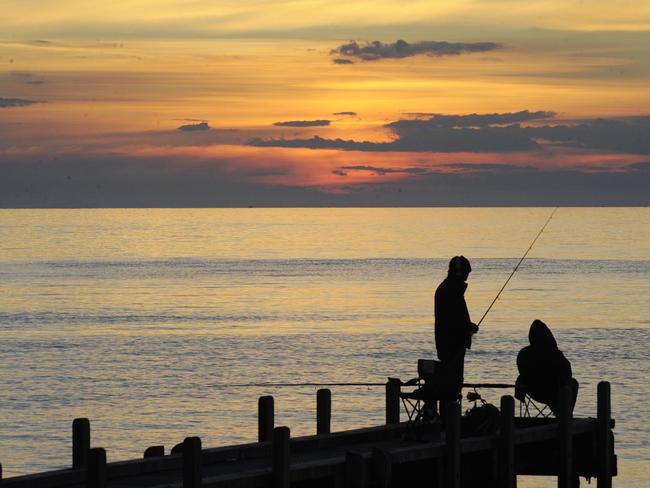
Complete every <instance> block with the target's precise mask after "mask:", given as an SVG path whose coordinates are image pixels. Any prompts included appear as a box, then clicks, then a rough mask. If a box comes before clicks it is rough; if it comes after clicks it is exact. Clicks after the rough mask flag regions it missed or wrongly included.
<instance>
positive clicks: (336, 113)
mask: <svg viewBox="0 0 650 488" xmlns="http://www.w3.org/2000/svg"><path fill="white" fill-rule="evenodd" d="M332 115H349V116H350V117H356V116H357V113H356V112H334V113H333V114H332Z"/></svg>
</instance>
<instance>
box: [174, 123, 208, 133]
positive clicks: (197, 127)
mask: <svg viewBox="0 0 650 488" xmlns="http://www.w3.org/2000/svg"><path fill="white" fill-rule="evenodd" d="M210 128H211V127H210V126H209V125H208V123H207V122H199V123H198V124H185V125H181V126H180V127H179V128H178V130H180V131H183V132H194V131H203V130H210Z"/></svg>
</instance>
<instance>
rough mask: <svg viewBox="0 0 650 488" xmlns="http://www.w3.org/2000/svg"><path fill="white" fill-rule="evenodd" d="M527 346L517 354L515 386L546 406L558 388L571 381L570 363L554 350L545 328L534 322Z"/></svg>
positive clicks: (548, 332) (551, 402) (555, 347)
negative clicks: (517, 375)
mask: <svg viewBox="0 0 650 488" xmlns="http://www.w3.org/2000/svg"><path fill="white" fill-rule="evenodd" d="M528 341H529V342H530V345H529V346H526V347H524V348H523V349H522V350H521V351H519V354H518V355H517V369H519V377H518V378H517V384H518V385H524V386H525V389H526V390H527V391H528V393H529V394H530V396H532V397H533V398H534V399H536V400H539V401H541V402H544V403H546V404H548V405H551V404H554V403H555V402H556V401H557V397H558V391H559V389H560V387H561V386H562V385H564V384H566V382H567V381H568V380H569V379H571V377H572V376H573V374H572V371H571V363H570V362H569V360H568V359H567V358H566V357H564V354H562V351H560V350H559V349H558V347H557V341H556V340H555V337H553V333H552V332H551V330H550V329H549V328H548V326H547V325H546V324H545V323H544V322H542V321H541V320H535V321H534V322H533V323H532V324H531V326H530V331H529V332H528Z"/></svg>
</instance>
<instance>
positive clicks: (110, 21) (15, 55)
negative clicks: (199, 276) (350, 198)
mask: <svg viewBox="0 0 650 488" xmlns="http://www.w3.org/2000/svg"><path fill="white" fill-rule="evenodd" d="M5 4H6V6H5V11H7V12H9V14H10V15H6V16H4V19H3V20H2V21H1V22H2V25H3V29H2V30H1V31H0V32H2V34H0V36H2V37H0V66H2V67H3V69H2V71H0V158H2V160H4V164H5V165H4V166H2V167H0V171H10V172H11V171H22V169H21V168H24V166H20V165H25V164H30V163H31V164H36V163H38V162H39V161H47V160H50V159H51V160H56V161H58V162H57V163H56V164H58V165H61V164H63V163H61V161H62V160H66V158H67V159H68V160H70V159H75V160H76V159H78V158H81V159H83V158H84V157H86V158H102V157H105V158H109V159H111V160H114V158H122V159H121V160H120V161H121V163H123V164H125V165H126V166H125V167H127V168H128V167H130V165H138V164H140V165H142V164H143V163H142V161H143V160H144V159H150V158H153V159H155V158H167V159H170V158H172V159H174V161H177V163H174V164H178V168H177V169H178V170H179V171H182V170H183V168H184V167H185V166H186V165H192V164H202V165H212V166H214V168H216V170H218V171H221V172H223V177H224V178H226V179H227V178H228V177H229V176H228V175H232V173H233V172H234V173H237V174H238V176H237V180H238V181H241V180H242V179H244V180H246V181H247V182H248V183H250V184H253V185H254V184H255V183H264V184H271V185H285V186H296V187H309V188H316V189H318V188H320V189H322V190H323V191H326V192H331V191H333V190H332V189H333V188H334V190H335V191H341V192H343V193H345V192H347V191H351V190H349V189H346V188H345V187H349V185H350V184H366V185H369V186H372V185H373V183H374V182H375V181H381V182H382V184H385V183H386V182H387V181H403V182H404V184H408V182H409V181H411V180H413V179H414V178H417V177H418V174H420V173H417V172H416V171H419V170H413V168H421V169H423V170H426V171H436V172H451V173H454V172H460V173H463V172H464V171H471V172H473V171H474V169H472V168H470V169H469V170H468V169H467V167H461V166H456V167H454V166H453V165H454V164H460V163H463V164H465V163H466V164H470V163H471V164H482V163H485V164H491V165H497V164H501V165H514V166H519V167H522V166H524V167H527V166H532V167H535V168H538V169H543V170H549V171H557V170H560V169H563V168H564V169H567V168H569V169H576V168H577V169H579V170H585V171H587V170H589V171H591V170H593V169H594V168H601V169H606V170H608V171H623V170H625V168H626V167H634V168H639V167H640V168H644V167H643V166H642V164H643V163H644V162H645V161H647V160H648V156H647V154H648V153H650V151H648V148H647V145H643V143H639V144H636V143H635V139H634V138H630V137H625V131H624V130H623V131H618V132H617V128H616V126H612V127H613V129H612V130H613V132H612V133H611V142H610V143H608V144H601V141H602V139H603V138H605V139H607V138H608V137H610V136H609V133H608V132H607V131H605V132H603V130H602V128H601V127H596V126H595V125H594V121H595V120H596V119H598V118H605V119H607V120H631V119H629V117H631V116H636V117H644V116H647V115H648V114H650V90H648V89H647V86H648V80H649V75H650V61H648V57H647V46H648V45H649V44H648V41H649V40H650V7H648V4H647V2H641V1H618V2H611V1H609V2H604V1H600V0H598V1H594V2H592V3H590V8H588V9H587V8H585V7H584V6H583V4H582V3H580V2H559V1H557V2H547V1H544V2H541V1H539V2H535V1H533V2H526V3H523V2H511V1H507V0H503V1H502V0H498V1H491V2H487V1H476V0H475V1H461V2H435V3H434V4H432V3H431V2H425V1H415V2H409V4H408V6H405V5H404V4H397V3H395V2H387V1H379V2H377V1H375V2H365V1H360V2H355V3H354V4H353V5H350V3H349V2H341V1H315V0H311V1H307V0H304V1H293V2H288V1H268V2H257V1H237V2H235V1H217V2H207V1H201V0H196V1H193V2H185V1H180V0H167V1H156V2H153V1H139V2H125V1H118V2H111V4H110V5H106V6H96V5H92V8H91V5H90V4H88V3H87V2H79V1H76V0H66V1H62V2H57V4H56V5H54V4H52V3H51V2H44V1H37V2H30V4H29V8H28V6H27V5H26V4H24V3H21V2H18V1H16V0H10V1H7V2H5ZM36 11H38V12H39V14H38V16H35V15H34V12H36ZM314 12H318V15H314ZM398 39H404V40H405V41H406V42H407V43H408V49H411V50H412V52H411V51H409V52H408V53H407V54H404V53H402V54H399V55H394V54H395V52H397V51H395V49H397V48H396V47H395V46H396V44H394V43H395V42H396V41H397V40H398ZM351 40H355V41H356V42H357V45H358V46H359V47H360V48H364V46H367V43H369V42H372V41H379V42H380V43H381V45H380V47H381V49H380V50H375V51H373V50H372V49H371V50H370V51H366V53H370V54H367V56H374V57H373V58H372V59H370V58H369V57H366V58H364V57H362V56H359V55H354V54H350V53H349V52H344V49H342V48H341V46H343V45H345V44H346V43H348V42H350V41H351ZM440 41H446V42H448V43H451V44H452V47H453V48H454V49H458V52H454V53H453V54H451V55H449V54H447V53H444V52H442V51H439V50H437V49H439V47H435V46H434V47H432V44H431V43H433V42H440ZM427 43H428V44H427ZM486 43H487V44H489V46H488V47H485V46H486V45H487V44H486ZM418 49H419V50H420V51H418ZM336 50H338V52H334V51H336ZM380 51H381V52H380ZM387 53H388V54H387ZM391 53H392V54H391ZM341 60H344V61H341ZM520 111H529V112H537V111H545V112H553V113H554V115H553V116H552V117H551V118H546V119H544V118H542V119H534V118H533V119H531V120H530V121H524V122H523V126H526V125H533V126H535V125H537V126H544V125H564V126H566V127H575V126H576V125H580V124H586V125H585V127H586V129H585V131H586V132H589V131H591V132H590V133H588V134H583V133H580V134H577V137H578V140H577V141H574V140H573V139H572V137H573V136H572V135H562V136H561V139H562V140H559V139H558V140H546V139H543V138H541V136H540V135H539V134H532V133H531V134H528V135H526V136H525V137H529V138H531V140H534V142H535V143H534V144H533V145H534V146H535V147H534V150H532V148H531V147H528V149H525V150H514V147H513V148H505V149H504V147H503V144H501V145H498V144H497V145H496V146H495V147H496V149H494V150H487V151H486V150H485V147H486V146H485V145H479V146H477V147H476V148H473V147H472V146H471V144H464V145H462V147H455V148H452V149H451V150H450V148H446V149H440V150H438V146H436V144H434V143H433V142H431V141H428V140H426V139H427V138H431V137H438V136H440V137H443V136H442V135H440V134H438V132H436V131H438V129H436V128H434V129H433V130H434V132H433V133H431V130H432V128H431V127H428V126H426V124H423V127H421V128H418V129H417V130H419V131H420V132H419V133H418V134H417V137H419V138H420V139H419V142H418V144H419V143H420V142H422V143H423V144H424V145H425V146H426V149H425V150H422V149H417V148H415V146H413V145H412V144H410V145H409V144H404V145H403V146H402V147H397V146H395V148H394V149H393V147H391V146H385V147H382V148H380V150H379V151H378V150H375V148H373V149H371V150H366V149H365V148H361V149H360V150H354V151H350V150H349V149H350V147H342V146H341V147H336V148H334V149H331V150H324V149H322V148H321V147H320V145H319V144H318V143H319V141H316V143H313V141H312V142H309V143H306V144H298V145H302V146H303V147H302V148H287V147H272V146H274V144H266V147H263V148H253V147H250V145H249V143H250V141H252V140H262V141H267V143H268V141H270V140H271V141H272V140H282V141H285V140H293V139H300V140H305V141H311V139H312V138H313V137H314V136H318V137H320V138H323V139H325V140H335V139H336V138H340V139H343V140H345V141H355V142H362V141H370V142H390V141H397V142H404V143H405V142H406V137H407V135H405V134H404V133H400V132H399V131H396V130H394V129H392V128H391V127H386V125H387V124H390V123H391V122H395V121H398V120H404V119H413V118H416V117H415V116H414V115H412V113H427V114H431V115H428V116H426V117H424V116H419V117H417V118H420V119H426V118H428V117H431V116H432V115H433V114H448V115H449V114H453V115H468V114H513V113H518V112H520ZM340 112H354V114H353V115H350V114H347V115H344V114H340V115H334V114H335V113H340ZM506 118H507V117H506ZM510 119H512V120H510ZM510 119H508V120H509V121H506V122H505V124H506V125H507V124H509V123H518V122H517V121H516V120H515V119H514V118H512V117H510ZM316 120H326V121H328V122H327V124H328V125H316V126H312V127H291V126H289V127H287V126H276V125H274V124H275V123H277V122H287V121H299V123H300V121H302V122H303V123H305V122H306V123H307V125H308V124H309V122H310V121H316ZM203 121H205V122H207V124H208V127H210V129H209V130H205V131H200V130H197V131H183V130H178V128H179V127H180V126H183V125H192V124H198V123H200V122H203ZM644 121H645V119H642V120H641V122H639V120H637V119H634V120H633V121H632V122H629V123H630V124H631V126H630V129H629V131H632V132H634V133H637V132H639V134H643V133H644V131H645V130H646V126H645V125H644V124H645V122H644ZM626 123H627V122H626ZM492 127H496V126H492ZM456 129H458V127H456ZM469 129H474V130H477V131H479V132H480V131H483V132H486V133H487V132H489V130H490V126H489V125H488V126H485V127H471V128H469ZM422 131H424V132H422ZM513 131H514V132H513V137H520V136H522V137H523V135H522V134H519V133H518V132H517V129H513ZM565 132H567V134H569V133H570V131H565ZM452 135H453V134H452ZM470 135H473V134H470ZM408 137H409V138H410V139H409V140H411V141H412V139H413V137H416V135H414V134H413V133H409V134H408ZM553 137H555V136H553ZM617 137H618V138H619V139H620V141H619V140H618V139H617ZM621 137H622V138H621ZM278 145H279V146H283V145H285V146H286V145H287V144H286V143H285V142H281V143H280V144H278ZM316 146H318V147H316ZM339 146H340V145H339ZM529 146H530V145H529ZM309 148H311V149H309ZM411 148H413V149H411ZM356 149H359V148H358V147H357V148H356ZM2 160H0V163H1V162H3V161H2ZM636 163H641V166H638V165H637V166H629V165H634V164H636ZM53 164H54V163H53ZM346 166H347V167H362V166H368V167H372V168H380V169H382V168H383V169H386V170H388V172H379V173H377V172H375V171H373V170H372V169H370V170H363V169H352V170H342V169H341V168H342V167H346ZM141 167H145V166H141ZM146 167H155V165H154V166H146ZM52 168H53V171H61V172H69V171H72V169H66V168H65V167H64V166H61V167H60V168H59V169H54V166H52ZM274 168H275V169H274ZM408 168H411V170H409V171H410V172H408V171H407V172H402V173H400V172H399V171H397V170H400V169H408ZM486 168H488V167H486ZM33 173H34V172H33V171H32V173H31V174H32V176H30V178H35V179H38V178H39V175H38V172H36V174H33ZM344 173H345V174H344ZM12 174H13V173H12ZM16 174H17V173H16ZM246 175H248V176H246ZM260 175H261V176H260ZM66 176H67V175H66ZM25 177H26V176H25ZM16 178H18V176H16ZM21 178H23V177H21ZM27 183H29V182H27ZM41 184H42V185H45V183H41ZM43 187H44V188H47V186H46V185H45V186H43ZM337 189H338V190H337ZM272 203H273V202H272V201H271V202H269V204H272ZM0 204H3V205H10V206H11V202H10V201H7V202H0Z"/></svg>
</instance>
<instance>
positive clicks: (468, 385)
mask: <svg viewBox="0 0 650 488" xmlns="http://www.w3.org/2000/svg"><path fill="white" fill-rule="evenodd" d="M304 386H386V382H383V383H362V382H357V383H234V384H219V385H213V387H222V388H293V387H304ZM463 386H464V387H466V388H514V386H515V385H511V384H508V383H463Z"/></svg>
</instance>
